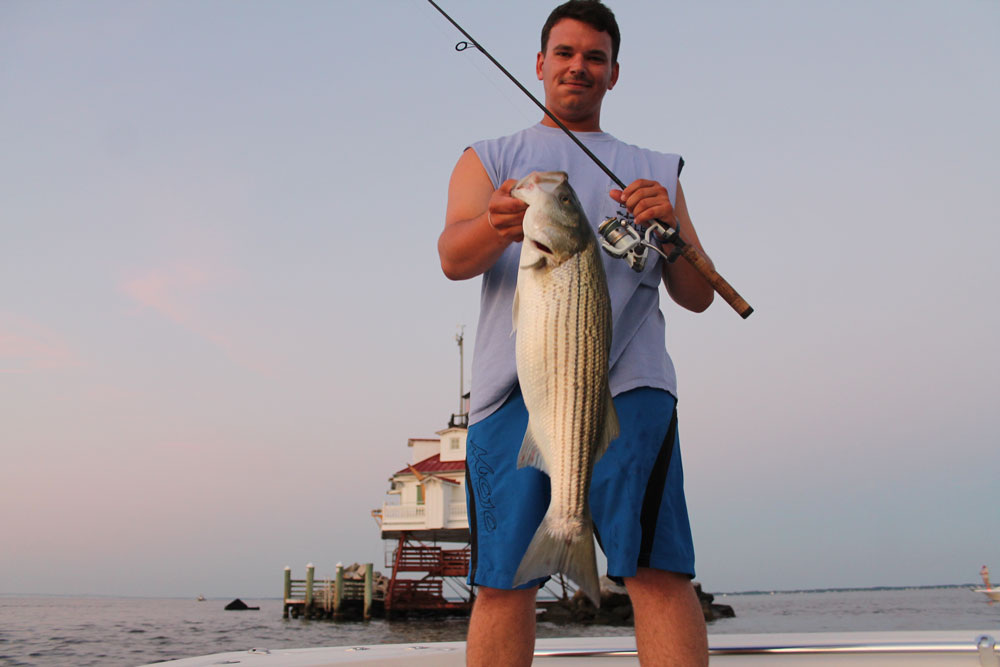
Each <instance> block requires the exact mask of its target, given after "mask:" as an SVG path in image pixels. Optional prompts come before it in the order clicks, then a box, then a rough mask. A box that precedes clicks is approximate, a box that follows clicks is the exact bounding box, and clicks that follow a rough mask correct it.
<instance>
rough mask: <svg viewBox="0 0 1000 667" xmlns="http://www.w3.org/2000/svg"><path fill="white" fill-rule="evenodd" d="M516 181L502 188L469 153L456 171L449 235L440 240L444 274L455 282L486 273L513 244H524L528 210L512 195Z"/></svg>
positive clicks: (450, 186) (450, 188)
mask: <svg viewBox="0 0 1000 667" xmlns="http://www.w3.org/2000/svg"><path fill="white" fill-rule="evenodd" d="M515 182H516V181H514V180H508V181H506V182H504V183H503V184H502V185H501V186H500V188H499V189H497V190H494V189H493V183H492V182H491V181H490V177H489V176H488V175H487V173H486V170H485V169H484V168H483V165H482V163H481V162H480V161H479V156H478V155H476V152H475V151H474V150H471V149H466V151H465V152H464V153H462V156H461V157H460V158H459V159H458V163H457V164H456V165H455V168H454V170H453V171H452V172H451V181H450V182H449V184H448V208H447V210H446V212H445V222H444V225H445V226H444V231H442V232H441V236H440V237H438V255H439V257H440V259H441V269H442V270H443V271H444V274H445V275H446V276H447V277H448V278H450V279H451V280H465V279H468V278H473V277H475V276H478V275H480V274H482V273H483V272H485V271H486V270H487V269H489V268H490V267H491V266H493V264H494V263H495V262H496V261H497V259H499V257H500V255H501V254H503V251H504V250H505V249H506V248H507V246H509V245H510V244H511V243H515V242H518V241H521V240H522V239H523V238H524V235H523V233H522V231H521V221H522V220H523V218H524V211H525V209H526V208H527V205H526V204H525V203H524V202H522V201H521V200H519V199H515V198H513V197H511V196H510V189H511V187H513V185H514V183H515Z"/></svg>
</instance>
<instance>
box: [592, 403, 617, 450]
mask: <svg viewBox="0 0 1000 667" xmlns="http://www.w3.org/2000/svg"><path fill="white" fill-rule="evenodd" d="M620 433H621V426H620V425H619V424H618V411H617V410H615V402H614V400H612V398H611V391H610V390H608V397H607V399H606V400H605V401H604V432H603V433H602V434H601V439H600V441H599V443H598V445H597V449H596V450H594V462H595V463H596V462H597V461H598V460H599V459H600V458H601V457H602V456H604V452H606V451H608V445H610V444H611V442H612V441H613V440H615V439H616V438H618V435H619V434H620Z"/></svg>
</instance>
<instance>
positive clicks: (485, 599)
mask: <svg viewBox="0 0 1000 667" xmlns="http://www.w3.org/2000/svg"><path fill="white" fill-rule="evenodd" d="M537 594H538V589H537V588H526V589H517V590H508V589H504V588H488V587H486V586H479V587H477V588H476V604H484V605H501V606H523V605H527V604H534V602H535V596H536V595H537Z"/></svg>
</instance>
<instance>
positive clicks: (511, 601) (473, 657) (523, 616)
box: [465, 586, 538, 667]
mask: <svg viewBox="0 0 1000 667" xmlns="http://www.w3.org/2000/svg"><path fill="white" fill-rule="evenodd" d="M537 594H538V589H537V588H529V589H527V590H517V591H506V590H501V589H497V588H486V587H484V586H480V587H479V588H478V589H477V590H476V602H475V604H474V605H473V606H472V618H470V619H469V636H468V641H467V644H466V651H465V660H466V665H468V666H469V667H487V666H489V665H497V666H498V667H521V666H524V667H528V665H530V664H531V659H532V656H533V655H534V652H535V596H536V595H537Z"/></svg>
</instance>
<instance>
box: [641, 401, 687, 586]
mask: <svg viewBox="0 0 1000 667" xmlns="http://www.w3.org/2000/svg"><path fill="white" fill-rule="evenodd" d="M676 438H677V408H676V407H675V408H674V413H673V415H671V417H670V426H668V427H667V436H666V437H665V438H664V439H663V444H662V445H660V453H659V454H658V455H657V456H656V463H654V464H653V470H652V472H650V473H649V481H648V482H646V494H645V495H644V496H643V498H642V514H641V516H640V518H639V525H640V527H641V528H642V542H641V543H640V546H639V563H638V564H639V567H649V560H650V555H651V554H652V553H653V540H655V539H656V521H657V519H658V518H659V516H660V504H661V503H662V502H663V489H664V487H666V485H667V472H668V471H669V470H670V459H671V457H672V456H673V453H674V440H675V439H676Z"/></svg>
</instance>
